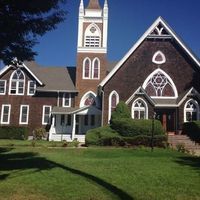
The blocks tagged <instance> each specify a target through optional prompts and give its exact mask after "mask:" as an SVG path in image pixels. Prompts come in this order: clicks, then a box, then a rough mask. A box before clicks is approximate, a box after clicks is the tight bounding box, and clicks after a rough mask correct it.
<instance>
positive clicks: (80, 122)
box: [49, 106, 101, 142]
mask: <svg viewBox="0 0 200 200" xmlns="http://www.w3.org/2000/svg"><path fill="white" fill-rule="evenodd" d="M99 126H101V111H100V110H98V109H97V108H95V107H93V106H90V107H84V108H60V107H54V108H53V110H52V125H51V128H50V131H49V141H63V140H65V141H68V142H71V141H73V140H78V141H79V142H85V134H86V132H87V131H88V130H90V129H93V128H96V127H99Z"/></svg>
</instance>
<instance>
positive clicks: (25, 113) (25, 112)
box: [19, 105, 29, 124]
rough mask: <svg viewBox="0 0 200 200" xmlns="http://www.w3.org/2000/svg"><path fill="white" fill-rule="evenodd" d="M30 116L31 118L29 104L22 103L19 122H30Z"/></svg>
mask: <svg viewBox="0 0 200 200" xmlns="http://www.w3.org/2000/svg"><path fill="white" fill-rule="evenodd" d="M28 118H29V106H28V105H21V106H20V117H19V124H28Z"/></svg>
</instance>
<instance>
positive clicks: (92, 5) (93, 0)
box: [87, 0, 101, 9]
mask: <svg viewBox="0 0 200 200" xmlns="http://www.w3.org/2000/svg"><path fill="white" fill-rule="evenodd" d="M87 9H101V6H100V4H99V0H90V1H89V4H88V6H87Z"/></svg>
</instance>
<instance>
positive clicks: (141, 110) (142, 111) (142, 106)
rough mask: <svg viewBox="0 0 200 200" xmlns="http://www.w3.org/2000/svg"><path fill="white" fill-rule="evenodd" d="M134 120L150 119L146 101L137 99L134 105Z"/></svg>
mask: <svg viewBox="0 0 200 200" xmlns="http://www.w3.org/2000/svg"><path fill="white" fill-rule="evenodd" d="M132 118H133V119H148V107H147V104H146V102H145V101H144V100H142V99H137V100H135V101H134V102H133V105H132Z"/></svg>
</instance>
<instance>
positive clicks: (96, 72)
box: [92, 58, 100, 79]
mask: <svg viewBox="0 0 200 200" xmlns="http://www.w3.org/2000/svg"><path fill="white" fill-rule="evenodd" d="M99 72H100V60H99V59H98V58H95V59H94V60H93V65H92V78H93V79H99Z"/></svg>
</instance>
